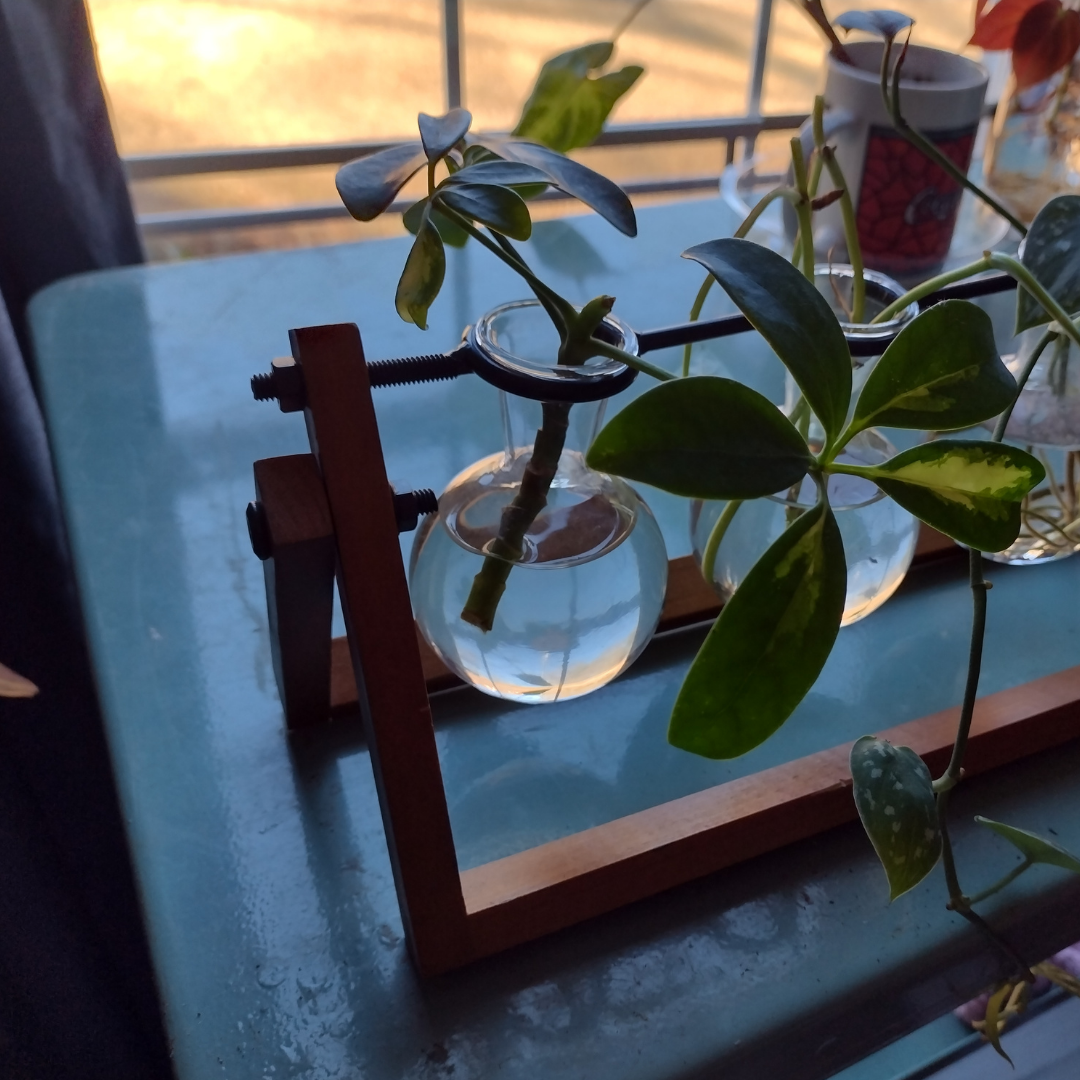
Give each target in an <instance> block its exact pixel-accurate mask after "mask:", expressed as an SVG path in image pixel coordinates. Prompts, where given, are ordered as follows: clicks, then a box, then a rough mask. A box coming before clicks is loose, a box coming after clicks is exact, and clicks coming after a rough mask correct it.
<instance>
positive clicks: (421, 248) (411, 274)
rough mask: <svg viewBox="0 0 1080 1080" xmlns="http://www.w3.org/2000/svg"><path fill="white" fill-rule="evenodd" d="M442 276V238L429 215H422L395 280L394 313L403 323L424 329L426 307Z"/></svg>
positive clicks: (444, 267) (436, 292)
mask: <svg viewBox="0 0 1080 1080" xmlns="http://www.w3.org/2000/svg"><path fill="white" fill-rule="evenodd" d="M445 276H446V253H445V252H444V251H443V242H442V238H441V237H440V236H439V233H438V230H437V229H436V228H435V226H434V225H432V224H431V219H430V217H429V216H428V215H424V217H423V218H422V219H421V222H420V228H419V229H418V230H417V233H416V239H415V240H414V241H413V246H412V249H411V250H410V251H409V257H408V258H407V259H406V260H405V269H404V270H402V272H401V278H400V280H399V281H398V287H397V295H396V296H395V297H394V306H395V307H396V308H397V313H398V314H399V315H400V316H401V317H402V318H403V319H404V320H405V321H406V322H411V323H416V325H417V326H419V327H420V329H421V330H426V329H427V313H428V308H429V307H431V305H432V304H433V303H434V302H435V297H436V296H438V295H439V290H440V289H441V288H442V283H443V278H444V277H445Z"/></svg>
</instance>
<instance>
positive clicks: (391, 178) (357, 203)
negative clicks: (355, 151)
mask: <svg viewBox="0 0 1080 1080" xmlns="http://www.w3.org/2000/svg"><path fill="white" fill-rule="evenodd" d="M426 161H427V157H426V155H425V154H424V148H423V146H421V145H420V143H415V142H413V143H403V144H402V145H401V146H391V147H390V148H389V149H388V150H380V151H379V152H378V153H377V154H370V155H369V156H368V157H362V158H357V159H356V160H355V161H350V162H347V163H346V164H345V165H342V166H341V168H340V169H338V171H337V176H336V177H335V179H334V183H335V184H336V185H337V189H338V194H339V195H340V196H341V201H342V202H343V203H344V204H345V209H346V210H348V211H349V213H350V214H352V216H353V217H354V218H356V219H357V221H372V220H373V219H374V218H377V217H378V216H379V215H380V214H381V213H382V212H383V211H384V210H385V209H386V208H387V207H388V206H389V205H390V204H391V203H392V202H393V201H394V196H395V195H397V193H398V192H399V191H400V190H401V189H402V188H403V187H404V186H405V184H406V183H408V181H409V180H410V179H412V177H413V176H415V175H416V173H417V172H419V171H420V169H422V168H423V166H424V163H425V162H426Z"/></svg>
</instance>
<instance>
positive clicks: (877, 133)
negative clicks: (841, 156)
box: [856, 126, 976, 274]
mask: <svg viewBox="0 0 1080 1080" xmlns="http://www.w3.org/2000/svg"><path fill="white" fill-rule="evenodd" d="M975 130H976V129H975V127H974V126H972V127H969V128H964V129H963V130H960V131H956V130H953V131H943V132H936V133H930V134H929V138H930V139H931V140H932V141H933V142H934V144H935V145H936V146H937V148H938V149H939V150H941V152H942V153H944V154H945V155H946V156H947V157H948V158H949V159H950V160H951V161H953V162H954V163H955V164H956V165H957V166H958V167H959V168H960V169H961V170H963V171H964V172H966V171H967V167H968V165H970V164H971V151H972V149H973V147H974V145H975ZM963 190H964V189H963V188H962V187H961V186H960V185H959V184H958V183H957V182H956V181H955V180H954V179H953V178H952V177H951V176H949V174H948V173H947V172H945V170H944V169H943V168H941V166H940V165H938V164H936V163H935V162H933V161H931V160H930V159H929V158H928V157H927V156H926V155H925V154H923V152H922V151H921V150H919V149H917V148H916V147H914V146H912V145H911V143H909V142H908V141H907V140H906V139H904V138H903V137H902V136H900V135H898V134H897V133H896V132H895V131H893V130H892V129H891V128H880V127H872V128H871V129H870V134H869V137H868V138H867V142H866V164H865V165H864V166H863V176H862V186H861V187H860V189H859V202H858V209H857V211H856V219H857V222H858V229H859V242H860V243H861V244H862V251H863V260H864V262H865V263H866V265H867V266H869V267H872V268H873V269H875V270H884V271H886V272H889V273H893V274H915V273H919V272H925V271H930V270H934V269H936V268H937V267H939V266H940V265H941V264H942V263H943V262H944V261H945V256H946V255H947V254H948V252H949V245H950V244H951V243H952V235H953V229H954V228H955V226H956V215H957V211H958V210H959V209H960V196H961V195H962V194H963Z"/></svg>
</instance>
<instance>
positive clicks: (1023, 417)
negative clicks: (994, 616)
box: [986, 326, 1080, 566]
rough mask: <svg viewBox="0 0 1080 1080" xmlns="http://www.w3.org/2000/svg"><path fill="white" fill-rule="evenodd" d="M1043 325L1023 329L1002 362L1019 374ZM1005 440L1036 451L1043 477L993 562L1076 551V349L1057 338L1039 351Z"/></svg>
mask: <svg viewBox="0 0 1080 1080" xmlns="http://www.w3.org/2000/svg"><path fill="white" fill-rule="evenodd" d="M1044 330H1045V328H1044V327H1041V326H1039V327H1035V328H1033V329H1031V330H1025V331H1024V333H1023V334H1022V335H1021V337H1020V343H1019V349H1018V350H1017V353H1016V355H1015V356H1014V357H1012V358H1006V366H1007V367H1008V368H1009V370H1010V371H1011V372H1012V373H1013V374H1014V375H1018V374H1019V373H1020V371H1021V370H1022V369H1023V368H1024V367H1025V366H1026V365H1027V362H1028V360H1029V358H1030V357H1031V354H1032V350H1033V349H1034V348H1035V346H1036V343H1037V342H1038V341H1039V339H1040V338H1041V337H1042V335H1043V333H1044ZM1005 440H1006V442H1010V443H1013V444H1015V445H1017V446H1022V447H1024V449H1026V450H1027V451H1028V452H1029V453H1032V454H1034V455H1035V456H1036V457H1037V458H1038V459H1039V460H1040V461H1041V462H1042V464H1043V467H1044V468H1045V469H1046V479H1045V480H1044V481H1043V482H1042V483H1041V484H1040V485H1039V486H1038V487H1037V488H1036V489H1035V490H1034V491H1032V492H1031V493H1030V494H1029V495H1028V496H1027V497H1026V498H1025V499H1024V501H1023V503H1021V505H1020V535H1019V536H1018V537H1017V538H1016V541H1015V542H1014V543H1013V544H1012V545H1011V546H1010V547H1008V548H1006V549H1005V550H1004V551H996V552H988V553H987V555H986V557H987V558H988V559H992V560H993V561H994V562H1000V563H1009V564H1012V565H1015V566H1031V565H1034V564H1036V563H1042V562H1049V561H1051V560H1055V559H1064V558H1066V557H1068V556H1069V555H1075V554H1076V552H1077V551H1080V350H1077V348H1076V346H1075V345H1073V344H1072V342H1070V341H1069V339H1068V338H1066V337H1064V336H1061V337H1058V338H1057V339H1056V340H1055V341H1053V342H1051V344H1050V345H1049V346H1048V347H1047V348H1046V349H1045V350H1044V351H1043V353H1042V355H1041V356H1040V357H1039V359H1038V360H1036V362H1035V367H1034V368H1033V369H1032V372H1031V376H1030V377H1029V378H1028V381H1027V385H1026V386H1025V387H1024V389H1023V391H1022V392H1021V394H1020V397H1019V398H1018V399H1017V402H1016V405H1015V407H1014V408H1013V413H1012V416H1011V417H1010V418H1009V426H1008V428H1007V429H1006V431H1005Z"/></svg>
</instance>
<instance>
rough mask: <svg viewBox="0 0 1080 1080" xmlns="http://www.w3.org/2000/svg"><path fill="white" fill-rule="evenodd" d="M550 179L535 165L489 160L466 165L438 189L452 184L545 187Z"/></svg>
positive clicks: (549, 182) (496, 159)
mask: <svg viewBox="0 0 1080 1080" xmlns="http://www.w3.org/2000/svg"><path fill="white" fill-rule="evenodd" d="M551 182H552V180H551V177H550V176H548V174H547V173H546V172H544V171H543V169H538V168H536V166H535V165H526V164H524V163H523V162H520V161H501V160H500V159H499V158H490V159H488V160H487V161H478V162H477V163H476V164H475V165H466V166H465V168H464V169H461V170H460V171H459V172H456V173H454V175H453V176H448V177H447V178H446V179H445V180H444V181H443V182H442V184H440V185H439V186H440V187H444V186H447V185H452V184H499V185H500V186H503V187H511V186H517V185H528V186H531V185H533V184H538V185H542V186H543V187H547V186H548V185H549V184H551Z"/></svg>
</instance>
